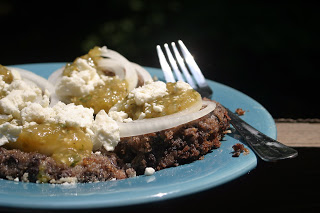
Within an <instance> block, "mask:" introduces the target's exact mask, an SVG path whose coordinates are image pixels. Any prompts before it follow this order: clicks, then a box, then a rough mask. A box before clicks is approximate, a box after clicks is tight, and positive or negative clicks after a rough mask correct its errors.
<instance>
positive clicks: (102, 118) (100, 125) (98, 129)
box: [91, 110, 120, 151]
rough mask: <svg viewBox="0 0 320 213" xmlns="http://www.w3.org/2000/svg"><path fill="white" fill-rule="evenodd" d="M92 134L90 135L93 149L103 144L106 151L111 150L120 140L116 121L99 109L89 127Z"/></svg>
mask: <svg viewBox="0 0 320 213" xmlns="http://www.w3.org/2000/svg"><path fill="white" fill-rule="evenodd" d="M91 129H92V131H93V132H94V135H93V136H92V137H91V138H92V142H93V150H97V149H99V148H100V147H101V146H103V147H104V148H105V149H106V150H107V151H113V150H114V148H115V147H116V145H117V144H118V142H119V141H120V129H119V126H118V124H117V122H116V121H114V120H113V119H112V118H110V117H109V116H108V114H107V113H106V112H105V111H104V110H101V111H100V112H99V113H98V114H97V115H96V119H95V120H94V122H93V125H92V127H91Z"/></svg>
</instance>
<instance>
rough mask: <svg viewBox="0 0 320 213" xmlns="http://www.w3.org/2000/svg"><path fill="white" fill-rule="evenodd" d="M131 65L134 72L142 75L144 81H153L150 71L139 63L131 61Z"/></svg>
mask: <svg viewBox="0 0 320 213" xmlns="http://www.w3.org/2000/svg"><path fill="white" fill-rule="evenodd" d="M131 65H132V66H133V67H134V68H135V70H136V72H137V73H138V76H141V77H142V79H143V82H144V83H146V82H149V81H153V79H152V77H151V75H150V73H149V72H148V71H147V70H146V69H144V68H143V67H141V66H140V65H139V64H136V63H133V62H131Z"/></svg>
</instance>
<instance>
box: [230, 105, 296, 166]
mask: <svg viewBox="0 0 320 213" xmlns="http://www.w3.org/2000/svg"><path fill="white" fill-rule="evenodd" d="M225 108H226V107H225ZM226 109H227V111H228V115H229V117H230V118H231V121H230V122H231V124H232V126H233V127H234V128H235V129H236V130H237V131H238V133H239V134H240V135H241V136H242V137H243V139H244V140H245V141H246V142H247V144H248V145H249V146H250V147H251V149H252V150H253V151H254V152H255V153H256V154H257V155H258V156H259V157H260V158H261V159H262V160H264V161H268V162H274V161H277V160H282V159H287V158H294V157H296V156H298V152H297V151H296V150H295V149H293V148H291V147H288V146H286V145H284V144H282V143H280V142H278V141H276V140H274V139H272V138H270V137H268V136H267V135H265V134H263V133H261V132H260V131H258V130H257V129H255V128H254V127H252V126H250V125H249V124H248V123H246V122H245V121H244V120H242V119H241V118H239V116H237V115H236V114H234V113H233V112H231V111H230V110H229V109H228V108H226Z"/></svg>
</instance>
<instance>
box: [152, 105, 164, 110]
mask: <svg viewBox="0 0 320 213" xmlns="http://www.w3.org/2000/svg"><path fill="white" fill-rule="evenodd" d="M152 107H153V110H154V111H155V112H162V110H163V109H164V106H163V105H156V104H155V103H153V104H152Z"/></svg>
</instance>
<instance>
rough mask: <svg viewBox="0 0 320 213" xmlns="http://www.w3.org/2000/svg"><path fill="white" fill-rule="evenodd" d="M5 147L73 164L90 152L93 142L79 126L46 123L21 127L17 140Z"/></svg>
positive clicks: (68, 164)
mask: <svg viewBox="0 0 320 213" xmlns="http://www.w3.org/2000/svg"><path fill="white" fill-rule="evenodd" d="M5 147H6V148H9V149H19V150H21V151H24V152H38V153H41V154H44V155H47V156H51V157H52V158H53V159H54V160H55V161H56V162H57V163H59V164H65V165H67V166H75V165H76V164H77V163H79V162H81V160H82V159H83V158H84V157H87V156H89V155H90V154H91V152H92V147H93V144H92V141H91V139H90V137H89V136H88V135H86V134H85V132H84V131H83V130H82V129H81V128H76V127H66V126H63V125H59V124H49V123H48V124H36V125H32V126H29V127H27V128H24V129H22V132H21V133H20V135H19V137H18V139H17V141H16V142H9V143H8V144H6V145H5Z"/></svg>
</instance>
